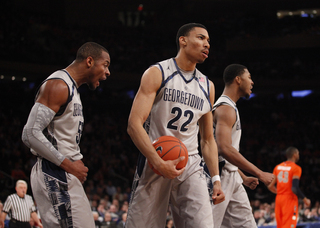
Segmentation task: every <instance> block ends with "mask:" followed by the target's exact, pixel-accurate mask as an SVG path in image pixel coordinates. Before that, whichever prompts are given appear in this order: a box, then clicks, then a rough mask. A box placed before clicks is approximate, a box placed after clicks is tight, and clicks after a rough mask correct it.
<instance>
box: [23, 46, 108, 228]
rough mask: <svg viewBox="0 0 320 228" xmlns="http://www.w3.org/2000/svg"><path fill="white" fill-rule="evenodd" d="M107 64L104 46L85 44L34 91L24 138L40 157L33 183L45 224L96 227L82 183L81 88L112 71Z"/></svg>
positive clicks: (35, 166)
mask: <svg viewBox="0 0 320 228" xmlns="http://www.w3.org/2000/svg"><path fill="white" fill-rule="evenodd" d="M109 65H110V56H109V53H108V51H107V50H106V49H105V48H104V47H102V46H100V45H99V44H97V43H94V42H88V43H85V44H83V45H82V46H81V47H80V48H79V49H78V52H77V56H76V59H75V61H74V62H73V63H71V64H70V65H69V66H68V67H67V68H65V69H63V70H59V71H56V72H54V73H53V74H51V75H50V76H49V77H48V78H47V79H46V80H45V81H44V82H43V84H42V85H41V87H40V89H39V92H38V94H37V96H36V101H35V104H34V106H33V107H32V109H31V112H30V114H29V118H28V121H27V123H26V125H25V127H24V129H23V133H22V140H23V142H24V143H25V144H26V145H27V146H28V147H30V148H31V152H32V153H33V154H35V155H36V156H38V161H37V163H36V164H35V165H34V166H33V168H32V171H31V186H32V191H33V195H34V197H35V200H36V202H37V204H38V208H39V211H40V214H41V220H42V223H43V226H44V227H88V228H91V227H95V225H94V221H93V216H92V211H91V207H90V204H89V201H88V198H87V196H86V194H85V192H84V189H83V186H82V183H83V182H84V181H85V180H86V177H87V172H88V168H87V167H86V166H84V164H83V162H82V161H81V159H82V157H83V156H82V154H81V153H80V148H79V143H80V138H81V134H82V130H83V121H84V120H83V114H82V103H81V100H80V94H79V93H78V88H79V86H80V85H82V84H84V83H86V84H88V86H89V88H90V89H95V88H96V87H98V86H99V81H101V80H106V78H107V77H108V76H109V75H110V71H109Z"/></svg>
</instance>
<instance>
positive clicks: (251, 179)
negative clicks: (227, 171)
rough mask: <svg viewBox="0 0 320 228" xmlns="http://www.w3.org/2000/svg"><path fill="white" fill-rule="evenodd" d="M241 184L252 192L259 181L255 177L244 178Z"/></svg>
mask: <svg viewBox="0 0 320 228" xmlns="http://www.w3.org/2000/svg"><path fill="white" fill-rule="evenodd" d="M243 184H244V185H245V186H247V187H249V188H250V189H251V190H254V189H255V188H256V187H257V186H258V184H259V179H258V178H256V177H246V178H245V179H244V180H243Z"/></svg>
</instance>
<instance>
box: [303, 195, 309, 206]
mask: <svg viewBox="0 0 320 228" xmlns="http://www.w3.org/2000/svg"><path fill="white" fill-rule="evenodd" d="M303 202H304V204H305V206H306V207H310V205H311V201H310V200H309V199H308V198H307V197H304V199H303Z"/></svg>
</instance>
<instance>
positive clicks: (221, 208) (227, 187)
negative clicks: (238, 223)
mask: <svg viewBox="0 0 320 228" xmlns="http://www.w3.org/2000/svg"><path fill="white" fill-rule="evenodd" d="M232 173H233V172H229V171H228V170H227V169H225V168H223V169H222V170H221V187H222V191H223V193H224V195H225V200H224V201H223V202H222V203H219V204H217V205H212V215H213V222H214V227H218V228H220V226H221V224H222V221H223V219H224V217H225V212H226V210H227V207H228V205H229V201H230V199H231V197H232V193H233V189H234V185H235V183H234V181H233V180H232V179H230V178H232V175H231V174H232Z"/></svg>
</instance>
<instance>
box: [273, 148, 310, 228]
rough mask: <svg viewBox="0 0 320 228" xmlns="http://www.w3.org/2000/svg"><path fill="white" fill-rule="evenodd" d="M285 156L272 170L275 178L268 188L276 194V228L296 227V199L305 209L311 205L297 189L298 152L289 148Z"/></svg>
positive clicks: (298, 176) (298, 172)
mask: <svg viewBox="0 0 320 228" xmlns="http://www.w3.org/2000/svg"><path fill="white" fill-rule="evenodd" d="M286 156H287V161H285V162H282V163H281V164H279V165H277V166H276V167H275V168H274V170H273V174H274V175H275V176H276V178H275V179H274V180H273V181H272V182H271V184H270V185H269V186H268V189H269V190H270V191H271V192H273V193H275V194H277V196H276V206H275V213H276V221H277V227H278V228H285V227H290V228H294V227H296V226H297V220H298V216H299V208H298V203H299V202H298V197H299V198H301V199H303V202H304V203H305V205H306V206H307V207H309V206H310V204H311V202H310V200H309V199H308V198H307V197H305V195H304V194H303V193H302V192H301V190H300V188H299V179H300V177H301V172H302V170H301V167H300V166H298V165H297V164H296V163H297V162H298V161H299V150H298V149H297V148H295V147H289V148H288V149H287V150H286Z"/></svg>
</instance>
